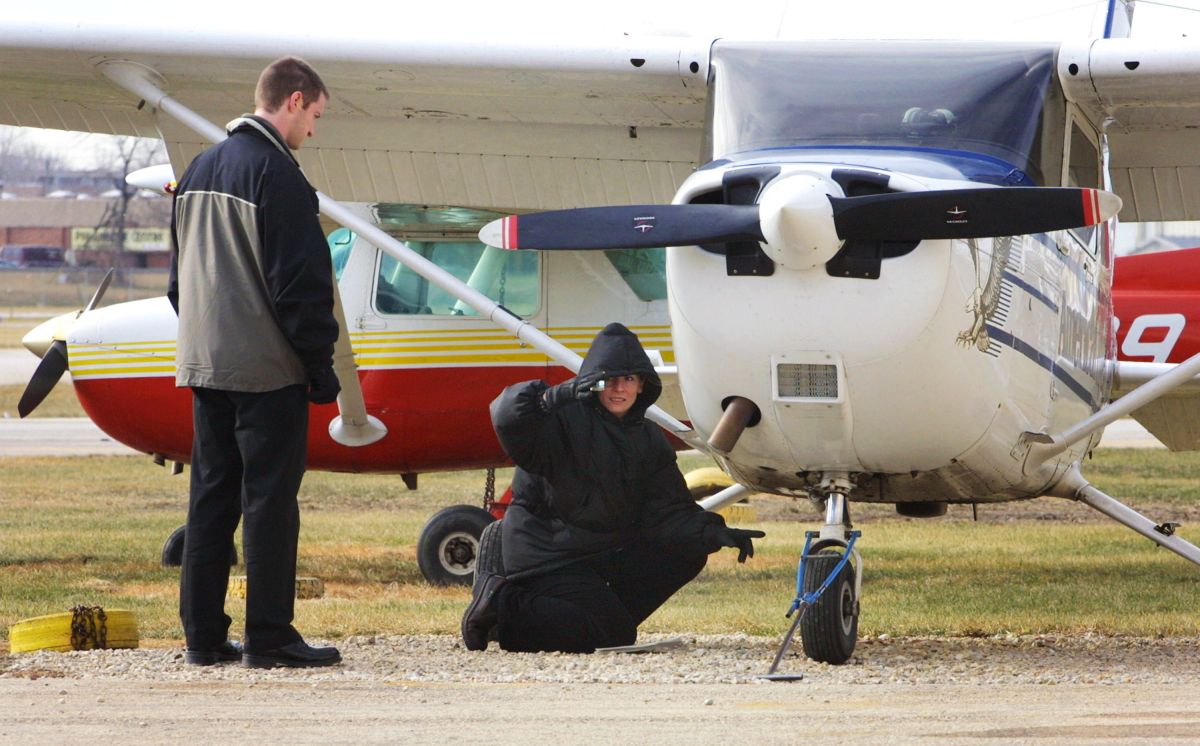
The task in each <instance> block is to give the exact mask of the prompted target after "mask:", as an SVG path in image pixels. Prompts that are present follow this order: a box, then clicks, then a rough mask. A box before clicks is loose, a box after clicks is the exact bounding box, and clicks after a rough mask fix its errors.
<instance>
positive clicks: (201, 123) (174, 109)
mask: <svg viewBox="0 0 1200 746" xmlns="http://www.w3.org/2000/svg"><path fill="white" fill-rule="evenodd" d="M98 67H99V68H100V71H101V72H102V73H104V75H105V76H107V77H108V78H109V79H110V80H112V81H113V82H114V83H116V84H117V85H119V86H121V87H122V88H124V89H125V90H127V91H130V92H131V93H134V94H135V95H137V96H139V97H140V98H142V99H143V100H145V102H146V103H147V104H149V105H150V106H151V107H153V108H154V109H156V110H158V111H160V112H162V113H164V114H166V115H168V116H170V117H172V118H173V119H176V120H178V121H179V122H180V123H182V124H183V125H185V126H186V127H188V128H189V129H191V130H193V131H195V132H196V133H198V134H200V135H201V136H202V137H205V138H206V139H208V140H210V141H212V142H220V141H221V140H224V139H225V136H226V135H225V130H223V129H221V128H220V127H217V126H216V125H215V124H213V123H212V122H210V121H208V120H207V119H205V118H204V117H202V116H200V115H199V114H197V113H196V112H194V111H192V110H191V109H188V108H187V107H186V106H184V105H183V104H181V103H179V102H178V101H176V100H174V99H172V98H171V97H170V96H168V95H167V94H166V93H165V92H164V91H163V90H162V85H163V84H165V80H163V78H162V77H161V76H160V75H158V73H156V72H155V71H153V70H151V69H150V68H147V67H145V66H143V65H139V64H135V63H131V62H120V61H112V62H102V63H100V65H98ZM317 197H318V198H319V199H320V205H321V212H322V213H324V214H325V215H326V216H327V217H329V218H331V219H332V220H335V221H337V222H338V223H340V224H342V225H344V226H345V227H347V228H349V229H350V230H352V231H354V232H356V233H358V234H359V235H360V236H362V237H364V238H366V239H367V240H368V241H370V242H371V243H372V244H374V245H376V246H378V247H379V248H380V249H382V250H383V251H384V252H386V253H387V254H388V255H389V256H391V257H393V258H394V259H396V261H398V262H400V263H402V264H403V265H404V266H406V267H408V268H409V269H411V270H412V271H414V272H416V273H417V274H419V275H421V276H422V277H424V278H425V279H427V280H429V281H430V282H431V283H433V284H434V285H436V286H438V287H439V288H441V289H442V290H445V291H446V292H447V293H450V294H451V295H454V296H455V297H456V298H459V299H460V300H461V301H462V302H463V303H465V304H466V305H468V306H470V307H471V308H473V309H475V311H477V312H478V313H479V314H480V316H482V317H484V318H487V319H490V320H491V321H493V322H494V323H496V324H498V325H499V326H501V327H502V328H504V329H506V330H508V331H510V332H512V334H513V335H514V336H515V337H516V338H517V339H519V340H521V341H522V342H525V343H527V344H529V345H530V346H532V347H534V348H536V349H537V350H538V351H540V352H541V353H543V354H544V355H546V356H547V357H549V358H550V359H552V360H554V361H555V362H557V363H559V364H560V365H563V366H565V367H567V368H569V369H570V370H572V371H573V372H576V373H577V372H579V366H580V365H581V364H582V363H583V358H582V357H580V356H579V355H578V354H577V353H575V352H573V351H572V350H570V349H569V348H567V347H565V346H564V345H562V344H561V343H559V342H558V341H557V340H555V339H554V338H552V337H550V336H549V335H547V334H546V333H544V332H542V331H541V330H540V329H537V328H536V327H534V326H532V325H531V324H530V323H529V322H527V321H525V320H524V319H522V318H520V317H518V316H515V315H513V314H512V313H511V312H509V311H508V310H506V309H504V308H503V307H501V306H500V304H499V303H497V302H495V301H494V300H492V299H491V298H489V297H487V296H486V295H484V294H483V293H480V292H479V291H477V290H475V289H473V288H471V287H470V286H468V285H467V284H466V283H464V282H463V281H462V280H459V279H458V278H457V277H455V276H454V275H452V274H450V273H449V272H447V271H445V270H443V269H442V268H441V267H439V266H437V265H436V264H434V263H433V262H431V261H429V260H428V259H426V258H425V257H423V256H421V255H419V254H417V253H416V252H414V251H413V250H411V249H409V248H408V247H407V246H405V245H404V244H403V243H401V242H400V241H397V240H396V239H394V238H392V237H391V236H389V235H388V234H387V233H386V232H384V231H383V230H381V229H380V228H379V227H378V226H377V225H375V224H374V223H373V222H371V221H370V220H368V219H366V218H364V217H362V216H360V215H357V214H355V213H354V212H353V211H352V210H350V209H349V208H347V207H346V206H345V205H342V204H341V203H339V202H337V201H336V200H334V199H332V198H331V197H329V195H327V194H324V193H323V192H317ZM340 321H341V323H342V325H343V328H345V321H344V319H340ZM343 336H345V335H343ZM340 373H341V371H340V370H339V380H340V381H341V384H342V393H341V394H340V395H339V396H338V407H339V408H340V409H341V412H342V414H341V417H338V418H336V419H335V420H334V421H333V422H332V423H330V435H331V436H333V437H334V439H335V440H337V441H338V442H339V443H343V445H365V444H366V443H371V442H374V441H375V440H378V439H379V438H382V437H383V436H384V435H386V433H387V430H386V428H385V427H384V425H383V423H382V422H380V421H379V420H378V419H376V418H375V417H372V416H371V415H368V414H367V413H366V405H365V403H364V402H363V396H362V389H361V388H360V387H359V385H358V376H357V375H348V376H346V377H345V378H342V377H341V375H340ZM646 417H647V419H649V420H651V421H652V422H654V423H656V424H658V425H659V426H660V427H662V428H663V429H665V430H667V431H668V432H670V433H671V434H672V435H675V436H676V437H678V438H679V439H680V440H683V441H684V442H685V443H687V444H688V445H690V446H692V447H693V448H699V449H701V450H703V451H705V452H708V448H707V446H706V444H705V443H704V441H703V439H701V438H699V437H698V435H697V434H696V432H695V431H694V430H692V429H691V428H689V427H688V426H687V425H684V424H683V423H682V422H680V421H679V420H677V419H675V418H674V417H672V416H671V415H669V414H667V413H666V412H665V411H663V410H662V409H661V408H660V407H657V406H654V407H651V408H650V409H649V410H647V412H646ZM339 420H341V421H343V423H350V424H349V425H345V424H342V425H340V426H339V427H340V428H341V429H343V430H352V431H354V432H355V433H364V434H368V435H371V436H375V435H376V434H377V437H373V439H372V440H365V441H363V442H346V441H344V440H340V439H338V436H337V435H334V428H335V424H336V423H338V422H339ZM343 437H344V436H343Z"/></svg>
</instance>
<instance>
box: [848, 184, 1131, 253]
mask: <svg viewBox="0 0 1200 746" xmlns="http://www.w3.org/2000/svg"><path fill="white" fill-rule="evenodd" d="M829 201H830V202H831V203H833V223H834V226H835V227H836V228H837V233H838V237H840V238H842V239H846V240H849V239H859V240H868V241H920V240H924V239H937V238H986V237H989V236H1020V235H1027V234H1031V233H1046V232H1049V231H1057V230H1065V229H1067V228H1079V227H1082V226H1087V225H1095V224H1096V223H1099V222H1102V221H1104V220H1107V219H1108V218H1109V217H1111V216H1112V215H1114V214H1116V212H1117V210H1119V209H1121V202H1120V199H1118V198H1117V197H1116V196H1115V195H1113V194H1110V193H1108V192H1101V191H1098V190H1095V189H1069V188H1051V187H1004V188H1002V189H946V190H941V191H932V192H894V193H891V194H873V195H868V196H865V197H845V198H838V197H830V198H829ZM1114 202H1115V204H1113V203H1114ZM1106 213H1107V214H1106Z"/></svg>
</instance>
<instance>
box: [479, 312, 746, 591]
mask: <svg viewBox="0 0 1200 746" xmlns="http://www.w3.org/2000/svg"><path fill="white" fill-rule="evenodd" d="M594 371H603V373H604V377H606V378H608V377H615V376H622V375H628V374H631V373H636V374H638V375H640V376H641V377H642V380H643V382H644V387H643V390H642V393H641V394H639V395H638V397H637V400H636V402H635V403H634V405H633V407H632V408H631V409H630V410H629V411H628V412H626V414H625V416H624V417H622V418H618V417H616V416H615V415H613V414H612V413H611V412H609V411H608V410H606V409H605V408H604V406H603V405H602V404H601V403H600V401H599V399H598V397H597V396H595V395H593V396H591V397H588V398H586V399H584V400H571V401H569V402H567V403H566V404H563V405H561V406H559V407H557V408H555V409H552V410H550V411H546V409H545V407H544V406H543V403H542V394H543V393H544V392H545V391H546V389H547V388H548V386H547V384H545V383H544V382H542V381H526V382H524V383H519V384H514V385H512V386H509V387H508V388H506V389H505V390H504V391H502V392H501V393H500V395H499V396H498V397H496V399H495V400H494V401H493V402H492V404H491V416H492V425H493V426H494V427H495V429H496V435H497V436H498V437H499V439H500V444H501V445H502V446H503V447H504V450H505V452H506V453H507V454H508V456H509V458H511V459H512V460H513V461H514V462H515V463H516V465H517V469H516V473H515V475H514V476H513V484H512V486H513V503H512V505H511V506H510V507H509V509H508V512H507V513H506V514H505V517H504V522H503V524H502V525H503V541H502V544H501V546H502V551H503V556H504V568H505V575H506V576H507V577H508V578H509V579H510V580H511V579H516V578H520V577H523V576H533V575H539V574H542V573H546V572H550V571H552V570H554V569H555V568H558V567H562V566H564V565H567V564H569V563H571V562H574V561H576V560H580V559H583V558H586V557H590V556H595V555H598V554H600V553H602V552H604V551H607V550H610V549H615V548H617V547H621V546H624V545H626V544H628V543H630V542H632V541H634V540H637V539H646V540H649V541H651V542H653V543H655V544H658V545H660V546H662V547H663V549H664V550H665V551H672V550H674V551H677V552H680V553H701V554H707V553H710V552H713V551H716V550H717V549H718V548H719V545H718V544H717V543H716V542H715V541H714V540H713V539H712V538H711V536H712V532H711V531H707V532H706V531H705V529H706V527H708V526H713V527H719V526H723V525H724V519H723V518H721V516H719V515H717V514H716V513H710V512H707V511H705V510H703V509H701V508H700V507H699V506H698V505H696V503H695V502H694V501H693V500H692V498H691V495H690V494H689V492H688V489H687V485H686V483H685V482H684V480H683V475H682V474H680V472H679V468H678V466H676V463H675V451H674V450H673V449H672V448H671V446H670V444H669V443H668V442H667V438H666V436H665V435H664V434H663V432H662V430H661V429H660V428H659V427H658V426H657V425H655V424H654V423H652V422H650V421H648V420H646V419H645V413H646V410H647V409H648V408H649V407H650V405H652V404H653V403H654V402H655V401H656V400H657V399H658V397H659V395H660V394H661V393H662V381H661V380H660V379H659V377H658V374H656V373H655V372H654V366H653V365H652V364H651V362H650V358H649V357H648V356H647V355H646V352H645V351H644V350H643V349H642V346H641V344H640V343H639V342H638V338H637V336H636V335H634V334H633V332H631V331H629V330H628V329H626V328H625V327H624V326H622V325H621V324H609V325H608V326H606V327H605V328H604V329H603V330H601V332H600V333H599V334H598V335H596V338H595V340H594V341H593V342H592V346H591V348H590V349H589V350H588V354H587V357H586V358H585V359H584V361H583V365H582V367H581V368H580V371H579V374H580V375H581V376H582V375H586V374H588V373H591V372H594Z"/></svg>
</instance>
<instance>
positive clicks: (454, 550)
mask: <svg viewBox="0 0 1200 746" xmlns="http://www.w3.org/2000/svg"><path fill="white" fill-rule="evenodd" d="M494 520H496V518H495V516H493V515H492V514H491V513H489V512H487V511H486V510H484V509H483V508H477V507H475V506H474V505H452V506H450V507H449V508H444V509H442V510H440V511H438V512H437V513H434V515H433V517H432V518H430V519H429V522H428V523H426V524H425V528H423V529H421V537H420V538H419V539H417V567H419V568H420V569H421V574H422V575H423V576H425V579H426V580H428V581H429V582H430V583H433V584H434V585H470V584H471V580H472V579H473V578H474V576H475V558H476V557H478V556H479V536H480V534H482V533H483V529H484V527H485V526H487V525H488V524H489V523H491V522H492V521H494Z"/></svg>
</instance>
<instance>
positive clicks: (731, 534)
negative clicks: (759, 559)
mask: <svg viewBox="0 0 1200 746" xmlns="http://www.w3.org/2000/svg"><path fill="white" fill-rule="evenodd" d="M766 535H767V533H766V532H765V531H755V530H752V529H744V528H729V527H728V526H721V527H720V528H718V529H717V530H716V533H715V536H714V538H715V539H716V540H717V543H718V544H720V545H721V546H723V547H735V548H736V549H737V550H738V560H737V561H738V562H745V561H746V558H747V557H753V556H754V542H753V541H751V539H761V538H763V537H764V536H766Z"/></svg>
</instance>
